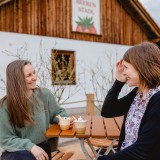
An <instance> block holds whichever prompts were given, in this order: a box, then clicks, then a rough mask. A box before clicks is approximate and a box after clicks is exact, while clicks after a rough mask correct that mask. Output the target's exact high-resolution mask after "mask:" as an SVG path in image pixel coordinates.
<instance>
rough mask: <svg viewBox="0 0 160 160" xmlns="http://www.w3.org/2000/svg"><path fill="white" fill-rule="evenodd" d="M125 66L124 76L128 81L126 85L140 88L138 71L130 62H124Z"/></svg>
mask: <svg viewBox="0 0 160 160" xmlns="http://www.w3.org/2000/svg"><path fill="white" fill-rule="evenodd" d="M122 64H123V65H124V71H123V74H124V75H125V76H126V78H127V81H126V83H127V84H128V86H130V87H139V84H140V80H139V74H138V72H137V70H135V68H134V67H133V66H132V65H131V64H130V63H128V62H126V61H124V60H123V62H122Z"/></svg>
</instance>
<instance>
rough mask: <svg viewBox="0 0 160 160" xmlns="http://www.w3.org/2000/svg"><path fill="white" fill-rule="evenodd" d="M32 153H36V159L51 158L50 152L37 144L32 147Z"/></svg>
mask: <svg viewBox="0 0 160 160" xmlns="http://www.w3.org/2000/svg"><path fill="white" fill-rule="evenodd" d="M31 153H32V154H33V155H34V157H35V158H36V160H49V157H48V154H47V153H46V152H45V151H44V150H43V149H42V148H41V147H39V146H37V145H34V146H33V147H32V148H31Z"/></svg>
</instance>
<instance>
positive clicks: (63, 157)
mask: <svg viewBox="0 0 160 160" xmlns="http://www.w3.org/2000/svg"><path fill="white" fill-rule="evenodd" d="M73 154H74V153H73V152H67V153H65V152H57V151H55V152H52V160H68V159H70V158H71V157H72V156H73Z"/></svg>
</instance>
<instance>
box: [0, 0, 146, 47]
mask: <svg viewBox="0 0 160 160" xmlns="http://www.w3.org/2000/svg"><path fill="white" fill-rule="evenodd" d="M71 3H72V1H71V0H13V1H11V2H9V3H6V4H4V5H2V6H1V7H0V31H7V32H16V33H25V34H33V35H44V36H51V37H60V38H68V39H76V40H85V41H94V42H104V43H115V44H126V45H134V44H137V43H140V42H141V41H144V40H148V38H147V36H146V33H145V32H144V31H143V30H142V29H141V28H140V27H139V25H138V24H137V23H136V22H135V21H134V20H133V19H132V17H131V16H130V15H129V14H128V12H126V11H125V10H124V8H122V6H121V5H120V3H119V2H118V1H117V0H101V6H100V7H101V17H100V20H101V35H90V34H84V33H76V32H72V4H71Z"/></svg>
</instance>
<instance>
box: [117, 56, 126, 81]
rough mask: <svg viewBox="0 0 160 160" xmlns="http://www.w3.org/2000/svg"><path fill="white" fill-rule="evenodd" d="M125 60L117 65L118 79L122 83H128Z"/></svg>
mask: <svg viewBox="0 0 160 160" xmlns="http://www.w3.org/2000/svg"><path fill="white" fill-rule="evenodd" d="M122 62H123V59H121V60H120V61H118V62H117V64H116V79H117V80H118V81H120V82H126V80H127V78H126V76H125V75H124V73H123V71H124V65H123V64H122Z"/></svg>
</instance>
